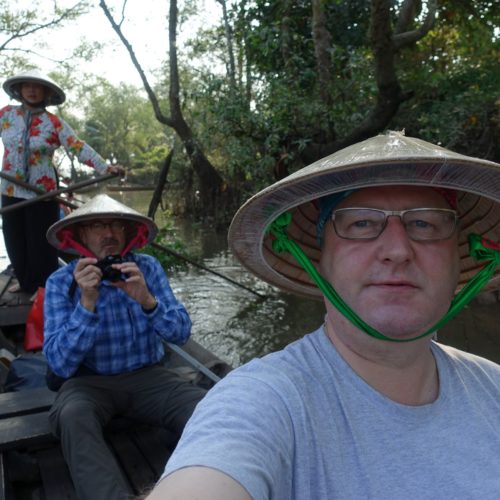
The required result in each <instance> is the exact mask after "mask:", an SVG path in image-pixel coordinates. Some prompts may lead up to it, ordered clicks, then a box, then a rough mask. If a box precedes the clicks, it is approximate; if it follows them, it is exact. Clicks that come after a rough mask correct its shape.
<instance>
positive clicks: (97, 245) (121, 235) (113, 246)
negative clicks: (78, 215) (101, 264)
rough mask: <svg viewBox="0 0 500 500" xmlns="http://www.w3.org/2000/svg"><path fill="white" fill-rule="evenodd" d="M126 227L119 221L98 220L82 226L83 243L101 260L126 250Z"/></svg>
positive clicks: (80, 231)
mask: <svg viewBox="0 0 500 500" xmlns="http://www.w3.org/2000/svg"><path fill="white" fill-rule="evenodd" d="M126 233H127V232H126V225H125V224H124V223H123V221H121V220H119V219H96V220H94V221H92V222H90V221H89V222H85V223H83V224H81V225H80V228H79V236H80V240H81V242H82V243H83V244H84V246H85V247H87V248H88V249H89V250H90V251H91V252H92V253H93V254H94V255H95V256H96V257H97V258H98V259H99V260H100V259H103V258H104V257H107V256H108V255H114V254H119V253H121V251H122V250H123V249H124V248H125V243H126Z"/></svg>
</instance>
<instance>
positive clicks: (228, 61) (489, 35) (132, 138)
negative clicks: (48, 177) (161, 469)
mask: <svg viewBox="0 0 500 500" xmlns="http://www.w3.org/2000/svg"><path fill="white" fill-rule="evenodd" d="M218 2H219V4H220V5H221V8H222V11H223V13H224V16H223V18H222V21H221V24H220V25H219V26H216V27H215V28H213V29H210V30H208V31H202V32H199V33H198V35H197V36H196V37H195V38H194V39H192V40H191V42H190V44H189V45H188V46H187V47H184V48H183V49H182V50H183V52H180V49H178V48H177V51H176V52H174V48H173V47H174V45H171V47H170V53H169V55H168V56H169V57H168V56H167V54H165V55H159V60H158V68H159V69H158V71H157V73H155V75H154V80H153V81H150V80H147V81H145V88H146V91H147V92H144V89H136V88H133V87H130V86H127V85H124V84H123V85H121V86H119V87H114V86H112V85H110V84H109V83H107V82H103V81H101V80H99V79H97V78H95V77H91V76H89V77H85V78H76V77H75V74H76V73H75V72H74V71H72V64H75V62H76V61H77V59H73V60H72V63H68V62H66V63H65V65H61V69H60V71H59V72H58V74H54V75H53V76H54V77H57V79H58V80H60V81H61V82H62V83H63V84H64V85H65V86H71V88H73V89H74V90H75V91H77V92H78V96H79V98H78V100H77V103H78V105H79V108H78V109H76V107H75V104H76V102H69V103H68V104H67V105H65V106H64V107H63V108H62V109H60V110H59V112H60V113H62V114H63V116H65V118H67V119H68V120H69V121H70V122H71V123H72V124H74V125H75V127H76V128H77V130H79V132H80V134H81V135H82V137H84V138H85V139H86V140H87V141H88V142H89V143H90V144H92V145H93V146H95V147H96V149H97V150H99V151H100V152H101V153H102V154H103V155H105V156H106V158H108V159H109V160H110V161H116V162H118V163H121V164H122V165H124V166H125V167H126V168H127V171H128V178H129V180H135V181H136V182H138V183H142V184H147V185H150V184H152V183H153V182H155V181H156V179H157V178H158V175H159V172H160V169H161V168H162V166H163V165H164V164H165V158H166V156H167V154H168V152H169V151H170V150H171V149H172V148H173V147H175V150H176V153H175V155H174V157H173V161H172V163H171V164H170V165H169V171H168V189H169V191H170V192H175V193H176V194H177V196H176V197H175V200H177V201H176V202H175V203H173V202H172V205H171V206H172V208H173V209H174V210H179V211H187V212H191V213H195V214H197V215H201V214H203V215H207V214H208V215H214V216H215V217H217V218H218V219H219V220H220V221H222V222H227V220H229V219H230V217H231V215H232V213H234V209H235V208H236V207H237V206H239V205H240V204H241V203H242V201H244V200H245V199H246V198H247V197H248V196H249V195H251V194H253V193H255V192H256V191H258V190H259V189H261V188H262V187H264V186H266V185H268V184H270V183H272V182H273V181H274V180H276V179H278V178H281V177H283V176H285V175H287V174H289V173H291V172H293V171H295V170H296V169H298V168H301V167H303V166H304V165H306V164H308V163H310V162H312V161H314V160H316V159H318V158H321V157H322V156H325V155H326V154H330V153H332V152H334V151H336V150H338V149H339V148H341V147H345V146H347V145H349V144H352V143H353V142H357V141H358V140H362V139H364V138H367V137H370V136H373V135H375V134H377V133H381V132H383V131H384V130H386V129H405V130H406V133H407V134H408V135H412V136H417V137H422V138H423V139H426V140H429V141H432V142H437V143H441V144H442V145H444V146H446V147H449V148H451V149H454V150H457V151H459V152H462V153H465V154H471V155H477V156H481V157H483V158H488V159H491V160H494V161H500V95H499V91H498V88H499V87H498V81H499V79H500V50H499V39H500V11H499V9H498V8H495V2H493V1H489V0H448V1H447V2H439V4H437V2H436V1H432V0H429V1H418V0H399V1H396V0H393V1H389V0H371V1H370V0H329V1H325V0H307V1H306V0H298V1H292V0H276V1H269V0H253V1H247V0H238V1H233V2H231V3H230V2H225V1H224V0H218ZM115 3H117V2H115ZM100 4H101V7H102V8H103V9H104V8H108V5H107V4H106V2H104V1H103V0H101V2H100ZM0 6H1V7H4V8H3V12H4V15H3V16H2V17H1V18H0V35H2V36H3V37H4V40H7V39H9V36H10V37H11V38H12V36H14V35H13V34H15V33H20V31H19V30H20V29H21V28H20V26H21V24H22V23H21V21H22V20H23V19H24V21H26V22H28V21H29V23H28V26H33V25H34V24H35V23H39V25H40V26H41V25H42V24H43V20H42V19H38V18H37V15H38V13H37V12H36V11H33V12H31V13H28V11H24V12H19V11H16V2H13V1H8V0H0ZM77 6H78V9H85V8H90V7H88V6H87V5H86V4H85V2H78V3H77ZM187 7H189V8H191V9H193V8H196V3H194V4H189V5H187V6H186V5H183V6H181V8H182V9H183V10H181V14H182V15H184V16H189V12H190V11H189V9H188V8H187ZM78 9H75V10H73V11H72V12H71V15H73V16H77V15H78V12H79V10H78ZM108 12H109V13H110V16H113V15H117V16H118V15H121V10H120V9H119V8H117V7H116V10H113V9H112V8H109V11H108ZM9 13H10V17H9V16H8V14H9ZM116 13H117V14H116ZM124 13H125V17H124V22H126V19H127V18H126V9H125V10H124ZM54 15H55V13H54ZM59 15H61V14H60V13H59ZM96 15H102V14H101V13H99V12H97V11H96ZM176 15H177V4H176V0H171V11H170V20H169V22H170V25H169V30H170V38H171V42H172V37H173V36H174V37H175V30H176V29H177V22H176ZM16 16H17V17H16ZM111 19H112V17H111ZM15 20H17V22H18V24H17V25H15ZM63 20H64V19H63ZM45 22H46V20H45ZM16 26H17V28H16V29H18V31H15V30H14V28H15V27H16ZM40 29H49V28H48V27H43V26H41V27H40ZM111 29H112V26H111V24H110V30H111ZM115 30H116V29H115ZM117 33H118V31H117ZM153 35H154V34H153ZM14 40H15V37H14ZM174 40H175V39H174ZM125 41H126V40H125ZM9 43H11V44H12V42H9ZM8 48H9V45H8V44H6V43H5V42H4V43H3V45H0V58H2V62H5V64H4V68H5V70H6V71H9V72H10V71H12V70H13V69H19V68H21V67H23V65H26V64H29V60H30V59H29V54H28V56H26V54H25V53H22V52H19V51H18V52H15V54H16V57H13V52H12V51H9V50H7V49H8ZM85 49H86V50H82V51H81V53H80V56H84V57H91V56H92V55H95V53H93V51H92V50H90V49H91V48H89V47H85ZM174 57H175V59H173V58H174ZM177 59H178V60H177ZM163 60H166V62H165V63H163V64H162V61H163ZM193 60H196V61H198V63H197V65H196V67H195V66H194V65H192V64H191V63H190V62H189V61H193ZM200 60H201V61H205V64H201V65H200V63H199V61H200ZM137 67H138V70H142V68H141V67H140V61H137ZM80 76H81V75H80ZM170 199H171V200H173V199H174V197H172V198H170Z"/></svg>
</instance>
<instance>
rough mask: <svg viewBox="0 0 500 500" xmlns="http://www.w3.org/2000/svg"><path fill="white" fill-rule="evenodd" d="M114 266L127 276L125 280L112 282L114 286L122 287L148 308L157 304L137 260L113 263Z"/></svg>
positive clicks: (131, 296)
mask: <svg viewBox="0 0 500 500" xmlns="http://www.w3.org/2000/svg"><path fill="white" fill-rule="evenodd" d="M112 267H113V268H114V269H118V270H119V271H120V272H121V273H122V274H124V275H126V276H127V278H126V280H125V281H115V282H112V283H110V284H111V285H112V286H114V287H116V288H121V289H122V290H123V291H124V292H125V293H126V294H127V295H128V296H129V297H130V298H132V299H134V300H135V301H136V302H138V303H139V304H140V305H141V306H142V307H143V308H144V309H146V310H149V309H153V308H154V307H155V306H156V303H157V302H156V299H155V297H154V296H153V295H152V293H151V292H150V291H149V288H148V285H147V284H146V281H145V280H144V275H143V274H142V272H141V270H140V269H139V268H138V267H137V264H136V263H135V262H123V263H121V264H113V265H112Z"/></svg>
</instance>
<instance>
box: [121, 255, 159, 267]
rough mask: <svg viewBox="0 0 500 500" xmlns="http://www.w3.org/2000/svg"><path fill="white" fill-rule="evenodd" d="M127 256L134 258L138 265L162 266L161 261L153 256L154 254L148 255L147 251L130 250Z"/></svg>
mask: <svg viewBox="0 0 500 500" xmlns="http://www.w3.org/2000/svg"><path fill="white" fill-rule="evenodd" d="M126 258H129V259H131V260H133V261H134V262H135V263H136V264H137V265H138V266H141V265H147V266H161V265H160V261H159V260H158V259H157V258H156V257H153V256H152V255H148V254H147V253H140V252H130V253H129V254H128V255H127V256H126Z"/></svg>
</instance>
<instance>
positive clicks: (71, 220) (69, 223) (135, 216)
mask: <svg viewBox="0 0 500 500" xmlns="http://www.w3.org/2000/svg"><path fill="white" fill-rule="evenodd" d="M96 219H121V220H124V221H130V222H135V223H139V224H142V225H144V226H145V227H146V230H147V236H146V238H145V239H144V240H143V241H141V244H140V245H139V246H136V247H135V248H142V247H143V246H146V245H147V244H149V243H151V242H152V241H153V240H154V239H155V237H156V235H157V233H158V227H157V225H156V224H155V222H154V221H153V219H150V218H149V217H146V216H145V215H142V214H140V213H139V212H137V211H136V210H134V209H133V208H130V207H127V205H124V204H123V203H120V202H119V201H116V200H115V199H113V198H111V197H110V196H108V195H106V194H98V195H97V196H95V197H94V198H92V199H91V200H90V201H88V202H87V203H85V204H83V205H82V206H81V207H79V208H77V209H76V210H74V211H73V212H71V213H70V214H69V215H67V216H66V217H64V218H63V219H61V220H59V221H57V222H56V223H55V224H52V226H50V227H49V229H48V231H47V240H48V241H49V243H50V244H51V245H53V246H55V247H56V248H58V249H60V250H64V251H65V252H71V253H78V252H77V251H76V250H74V249H71V248H63V247H62V243H61V242H62V241H63V235H64V230H65V229H72V228H74V227H75V225H76V224H79V223H81V222H88V221H93V220H96Z"/></svg>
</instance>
